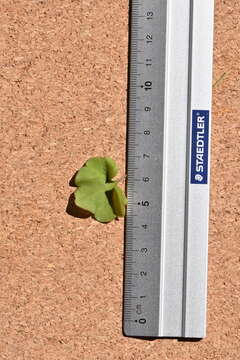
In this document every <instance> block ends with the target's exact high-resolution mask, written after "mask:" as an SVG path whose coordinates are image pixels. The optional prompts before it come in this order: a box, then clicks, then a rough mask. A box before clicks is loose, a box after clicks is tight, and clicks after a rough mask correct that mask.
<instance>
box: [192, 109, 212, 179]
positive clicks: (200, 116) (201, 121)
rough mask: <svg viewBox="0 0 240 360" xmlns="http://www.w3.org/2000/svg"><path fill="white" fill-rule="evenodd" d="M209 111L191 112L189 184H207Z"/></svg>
mask: <svg viewBox="0 0 240 360" xmlns="http://www.w3.org/2000/svg"><path fill="white" fill-rule="evenodd" d="M208 138H209V111H208V110H193V112H192V156H191V184H207V183H208Z"/></svg>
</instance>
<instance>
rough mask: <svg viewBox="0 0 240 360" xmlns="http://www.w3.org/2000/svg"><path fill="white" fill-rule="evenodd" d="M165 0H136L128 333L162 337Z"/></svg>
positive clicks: (130, 139) (126, 292)
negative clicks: (160, 324) (161, 279)
mask: <svg viewBox="0 0 240 360" xmlns="http://www.w3.org/2000/svg"><path fill="white" fill-rule="evenodd" d="M166 12H167V4H166V1H159V0H148V1H144V0H132V2H131V34H130V36H131V38H130V64H129V75H130V76H129V101H128V145H127V146H128V149H127V150H128V151H127V173H128V178H127V197H128V207H127V216H126V223H125V281H124V332H125V334H126V335H129V336H131V335H132V336H148V335H149V334H151V336H153V334H156V336H157V335H158V333H159V314H160V307H161V304H160V296H159V294H160V286H161V284H160V283H161V282H160V276H161V275H160V267H161V264H160V258H161V202H162V201H161V196H162V195H161V194H162V163H163V158H162V157H163V155H162V153H163V128H164V124H163V119H164V94H165V53H166V50H165V47H166V19H167V14H166Z"/></svg>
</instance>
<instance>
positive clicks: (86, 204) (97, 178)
mask: <svg viewBox="0 0 240 360" xmlns="http://www.w3.org/2000/svg"><path fill="white" fill-rule="evenodd" d="M117 172H118V169H117V166H116V163H115V161H114V160H112V159H111V158H108V157H106V158H103V157H94V158H91V159H89V160H88V161H87V162H86V163H85V164H84V166H83V167H82V168H81V169H80V170H79V171H78V173H77V174H76V176H75V179H74V182H75V185H76V186H77V187H78V188H77V189H76V190H75V192H74V196H75V204H76V205H77V206H78V207H80V208H82V209H85V210H87V211H90V212H91V213H92V214H93V215H94V217H95V219H96V220H98V221H100V222H109V221H112V220H113V219H115V218H116V217H118V216H124V215H125V206H126V203H127V199H126V197H125V195H124V193H123V191H122V190H121V189H120V188H119V187H118V186H117V182H116V181H113V180H112V178H113V177H115V176H116V175H117Z"/></svg>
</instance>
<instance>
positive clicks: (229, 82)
mask: <svg viewBox="0 0 240 360" xmlns="http://www.w3.org/2000/svg"><path fill="white" fill-rule="evenodd" d="M239 18H240V7H239V2H238V1H237V0H235V1H234V0H225V1H224V0H216V6H215V38H214V81H216V80H218V79H220V78H221V77H222V75H223V74H225V76H224V77H223V78H222V79H221V80H220V81H219V82H218V83H217V84H216V86H215V87H214V89H213V129H212V187H211V218H210V239H209V282H208V331H207V338H206V339H204V340H202V341H201V342H178V341H177V340H160V339H159V340H155V341H147V340H137V339H133V338H127V337H124V336H123V335H122V271H123V225H124V222H123V220H122V219H121V220H120V221H119V222H113V223H110V224H107V225H103V224H100V223H97V222H96V221H94V220H93V219H91V218H88V219H79V218H76V217H74V216H70V215H69V214H68V213H67V212H66V207H67V204H68V200H69V196H70V195H71V193H72V192H73V188H72V187H70V186H69V180H70V179H71V177H72V176H73V174H74V173H75V171H76V170H77V169H78V168H79V167H80V166H81V165H82V164H83V163H84V162H85V161H86V160H87V159H88V158H89V157H91V156H106V155H108V156H109V155H110V156H112V157H113V158H114V159H115V160H117V162H118V165H119V168H120V169H122V171H121V174H123V173H124V168H125V140H126V95H127V92H126V90H127V46H128V1H127V0H122V1H110V0H104V1H100V0H49V1H47V0H34V1H33V0H31V1H29V0H1V2H0V118H1V133H0V137H1V152H0V162H1V186H0V194H1V195H0V208H1V210H0V211H1V232H0V234H1V240H0V279H1V280H0V281H1V286H0V318H1V320H0V321H1V326H0V359H1V360H2V359H4V360H79V359H81V360H85V359H87V360H105V359H109V360H122V359H126V360H133V359H137V360H142V359H144V360H155V359H169V360H189V359H194V360H200V359H201V360H202V359H211V360H213V359H214V360H218V359H219V360H223V359H224V360H230V359H231V360H236V359H239V358H240V355H239V353H240V344H239V335H240V334H239V310H240V307H239V275H240V274H239V265H240V257H239V233H240V223H239V189H240V176H239V175H240V172H239V154H240V145H239V143H240V142H239V135H240V128H239V125H240V124H239V121H240V120H239V119H240V108H239V95H240V93H239V86H240V84H239V79H240V76H239V75H240V74H239V72H240V71H239V70H240V69H239V58H240V53H239V49H240V33H239Z"/></svg>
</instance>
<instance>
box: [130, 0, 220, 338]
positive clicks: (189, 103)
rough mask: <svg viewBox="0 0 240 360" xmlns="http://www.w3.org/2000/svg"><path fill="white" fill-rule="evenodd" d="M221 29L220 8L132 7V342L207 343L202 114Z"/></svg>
mask: <svg viewBox="0 0 240 360" xmlns="http://www.w3.org/2000/svg"><path fill="white" fill-rule="evenodd" d="M212 28H213V1H212V0H211V1H209V0H201V1H200V0H195V1H193V0H169V1H163V0H132V2H131V43H130V76H129V108H128V154H127V162H128V164H127V174H128V180H127V196H128V208H127V216H126V222H125V280H124V333H125V334H126V335H128V336H144V337H145V336H146V337H193V338H202V337H204V336H205V331H206V287H207V243H208V206H209V205H208V203H209V171H208V181H207V182H206V184H204V183H199V184H198V183H192V182H191V181H190V177H191V147H192V131H193V130H192V126H193V124H192V121H193V120H192V118H193V116H192V114H193V110H199V111H200V112H199V113H197V114H201V111H205V112H207V111H210V110H211V80H212V79H211V78H212V33H213V31H212V30H213V29H212ZM199 116H200V115H199ZM209 126H210V125H209ZM208 145H210V141H209V140H208ZM208 160H209V159H208ZM208 164H209V162H208ZM208 170H209V165H208ZM197 179H198V177H197Z"/></svg>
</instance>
